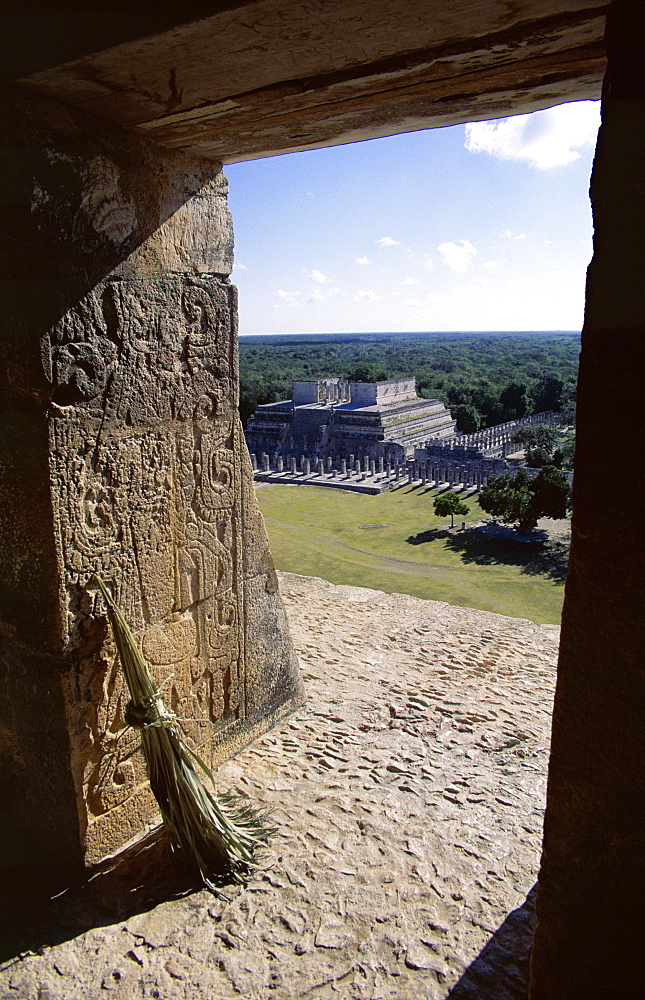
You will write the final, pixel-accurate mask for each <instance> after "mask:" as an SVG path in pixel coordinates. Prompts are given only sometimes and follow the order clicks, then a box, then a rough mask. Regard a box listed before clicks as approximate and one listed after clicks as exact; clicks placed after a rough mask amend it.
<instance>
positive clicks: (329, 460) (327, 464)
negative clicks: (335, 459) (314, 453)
mask: <svg viewBox="0 0 645 1000" xmlns="http://www.w3.org/2000/svg"><path fill="white" fill-rule="evenodd" d="M326 466H327V472H331V467H332V460H331V455H328V456H327V462H326Z"/></svg>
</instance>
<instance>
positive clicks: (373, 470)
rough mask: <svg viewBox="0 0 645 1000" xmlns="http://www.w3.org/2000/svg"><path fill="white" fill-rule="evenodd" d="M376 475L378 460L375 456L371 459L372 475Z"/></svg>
mask: <svg viewBox="0 0 645 1000" xmlns="http://www.w3.org/2000/svg"><path fill="white" fill-rule="evenodd" d="M375 475H376V462H375V461H374V459H373V458H371V459H370V476H375Z"/></svg>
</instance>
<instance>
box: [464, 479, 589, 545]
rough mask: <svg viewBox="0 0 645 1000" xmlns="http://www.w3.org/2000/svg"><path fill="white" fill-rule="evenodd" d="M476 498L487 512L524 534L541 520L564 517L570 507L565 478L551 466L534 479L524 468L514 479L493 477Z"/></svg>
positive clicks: (567, 484)
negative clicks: (541, 518)
mask: <svg viewBox="0 0 645 1000" xmlns="http://www.w3.org/2000/svg"><path fill="white" fill-rule="evenodd" d="M477 499H478V501H479V506H480V507H481V508H482V510H485V511H486V513H488V514H492V515H493V516H494V517H498V518H499V519H500V520H501V521H503V523H504V524H514V525H516V526H517V527H518V528H520V529H521V530H523V531H527V530H529V529H530V528H534V527H535V526H536V524H537V522H538V519H539V518H540V517H550V518H561V517H566V516H567V513H568V511H569V508H570V490H569V483H568V482H567V478H566V476H565V475H563V473H562V472H560V471H559V470H558V469H555V468H553V466H550V465H547V466H545V467H544V468H543V469H540V471H539V473H538V474H537V476H536V477H535V479H531V477H530V476H529V474H528V472H526V471H525V470H524V469H519V470H518V471H517V472H516V473H515V475H514V476H509V475H503V476H493V477H492V478H491V479H489V480H488V483H487V484H486V486H483V487H482V489H481V490H480V492H479V496H478V498H477Z"/></svg>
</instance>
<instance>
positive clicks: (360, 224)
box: [225, 101, 600, 334]
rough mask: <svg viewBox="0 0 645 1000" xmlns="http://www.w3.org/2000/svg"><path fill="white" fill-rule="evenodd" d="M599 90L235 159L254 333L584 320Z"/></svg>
mask: <svg viewBox="0 0 645 1000" xmlns="http://www.w3.org/2000/svg"><path fill="white" fill-rule="evenodd" d="M599 120H600V112H599V104H598V103H597V102H590V101H585V102H580V103H578V104H569V105H562V106H560V107H558V108H552V109H550V110H547V111H540V112H536V113H534V114H532V115H518V116H514V117H512V118H506V119H499V120H497V121H495V122H478V123H474V124H472V125H465V126H464V125H456V126H453V127H451V128H442V129H428V130H426V131H423V132H412V133H406V134H403V135H398V136H392V137H391V138H385V139H373V140H370V141H369V142H360V143H352V144H350V145H345V146H335V147H331V148H328V149H322V150H311V151H308V152H304V153H290V154H288V155H285V156H275V157H271V158H268V159H264V160H254V161H250V162H246V163H236V164H231V165H229V166H227V167H226V168H225V173H226V175H227V177H228V179H229V186H230V190H229V201H230V205H231V210H232V213H233V224H234V229H235V246H236V249H235V267H234V271H233V280H234V282H235V283H236V284H237V285H238V287H239V291H240V333H242V334H265V333H328V332H329V333H336V332H357V331H396V330H398V331H412V330H577V329H580V328H581V326H582V318H583V304H584V283H585V272H586V268H587V265H588V263H589V260H590V258H591V252H592V240H591V237H592V226H591V211H590V207H589V196H588V189H589V176H590V172H591V164H592V157H593V147H594V143H595V137H596V132H597V128H598V124H599Z"/></svg>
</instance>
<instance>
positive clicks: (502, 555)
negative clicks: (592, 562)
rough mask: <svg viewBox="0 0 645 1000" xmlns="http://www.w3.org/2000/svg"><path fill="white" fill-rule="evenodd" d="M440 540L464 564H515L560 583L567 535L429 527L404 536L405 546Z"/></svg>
mask: <svg viewBox="0 0 645 1000" xmlns="http://www.w3.org/2000/svg"><path fill="white" fill-rule="evenodd" d="M438 540H442V541H444V542H445V545H446V548H448V549H450V550H451V551H452V552H457V553H458V554H459V555H460V556H461V559H462V561H463V562H464V563H475V564H476V565H477V566H499V565H505V566H518V567H520V570H521V572H522V573H525V574H526V575H527V576H544V577H546V579H548V580H552V581H553V583H556V584H563V583H564V582H565V580H566V578H567V565H568V562H569V536H568V535H567V536H562V537H559V538H550V537H549V535H548V533H547V532H546V531H541V530H537V531H534V532H532V533H531V534H530V535H518V536H516V537H513V532H510V531H509V532H506V531H503V532H500V533H499V534H497V535H495V534H488V533H487V529H486V528H468V529H466V531H458V530H450V529H446V528H429V529H428V530H427V531H421V532H419V533H418V534H417V535H410V536H409V537H408V538H406V542H408V544H409V545H423V544H425V543H426V542H435V541H438Z"/></svg>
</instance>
